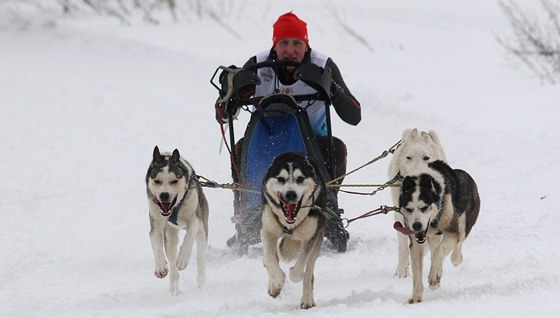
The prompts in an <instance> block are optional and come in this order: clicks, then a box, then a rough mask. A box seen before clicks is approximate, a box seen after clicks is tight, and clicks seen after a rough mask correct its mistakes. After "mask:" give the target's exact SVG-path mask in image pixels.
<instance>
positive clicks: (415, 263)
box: [408, 239, 424, 304]
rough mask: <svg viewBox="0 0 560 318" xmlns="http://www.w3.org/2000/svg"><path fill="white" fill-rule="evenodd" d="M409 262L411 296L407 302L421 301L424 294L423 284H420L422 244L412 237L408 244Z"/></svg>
mask: <svg viewBox="0 0 560 318" xmlns="http://www.w3.org/2000/svg"><path fill="white" fill-rule="evenodd" d="M410 263H411V265H412V296H411V297H410V298H409V299H408V303H409V304H415V303H420V302H422V297H423V296H424V285H423V284H422V271H423V265H424V245H422V244H419V243H417V242H416V240H414V239H412V242H411V246H410Z"/></svg>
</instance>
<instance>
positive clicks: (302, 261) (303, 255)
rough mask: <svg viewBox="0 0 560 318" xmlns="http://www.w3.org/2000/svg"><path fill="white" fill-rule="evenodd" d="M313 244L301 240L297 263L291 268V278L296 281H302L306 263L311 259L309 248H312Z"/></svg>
mask: <svg viewBox="0 0 560 318" xmlns="http://www.w3.org/2000/svg"><path fill="white" fill-rule="evenodd" d="M311 244H312V243H311V242H308V243H307V244H304V243H303V242H300V248H299V250H298V252H297V255H298V256H297V258H296V263H295V264H294V266H293V267H292V268H290V280H291V281H292V282H294V283H297V282H300V281H301V280H302V279H303V274H304V271H305V265H306V264H307V260H308V259H309V249H310V248H311Z"/></svg>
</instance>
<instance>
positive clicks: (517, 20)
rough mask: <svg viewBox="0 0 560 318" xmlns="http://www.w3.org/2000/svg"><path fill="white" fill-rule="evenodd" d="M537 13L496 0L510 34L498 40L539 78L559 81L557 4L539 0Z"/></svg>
mask: <svg viewBox="0 0 560 318" xmlns="http://www.w3.org/2000/svg"><path fill="white" fill-rule="evenodd" d="M540 2H541V8H540V10H541V11H539V12H526V11H524V10H522V8H521V7H520V6H519V5H517V4H516V3H514V2H513V1H511V0H510V1H509V2H508V3H504V2H500V7H501V8H502V11H503V12H504V14H505V16H506V18H507V19H508V22H509V24H510V26H511V28H512V32H513V35H512V36H509V37H503V38H498V39H497V40H498V43H499V44H500V45H501V46H503V47H504V48H505V49H506V50H507V51H508V52H509V53H511V54H513V56H515V57H516V58H518V59H519V60H521V61H522V62H523V63H524V64H525V65H527V66H528V67H529V68H530V69H531V70H532V71H533V72H534V73H536V74H537V75H538V76H539V77H540V78H541V80H544V81H547V82H549V83H552V84H554V83H556V82H557V81H558V80H560V19H559V14H560V7H559V6H558V4H557V3H556V4H555V3H553V2H552V1H551V0H541V1H540Z"/></svg>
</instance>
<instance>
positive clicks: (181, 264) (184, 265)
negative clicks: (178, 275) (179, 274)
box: [176, 259, 189, 271]
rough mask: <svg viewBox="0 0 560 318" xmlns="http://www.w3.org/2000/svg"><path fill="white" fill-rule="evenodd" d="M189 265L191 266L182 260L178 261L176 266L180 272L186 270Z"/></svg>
mask: <svg viewBox="0 0 560 318" xmlns="http://www.w3.org/2000/svg"><path fill="white" fill-rule="evenodd" d="M187 265H189V262H188V261H185V260H182V259H178V260H177V263H176V266H177V269H178V270H180V271H182V270H184V269H185V268H187Z"/></svg>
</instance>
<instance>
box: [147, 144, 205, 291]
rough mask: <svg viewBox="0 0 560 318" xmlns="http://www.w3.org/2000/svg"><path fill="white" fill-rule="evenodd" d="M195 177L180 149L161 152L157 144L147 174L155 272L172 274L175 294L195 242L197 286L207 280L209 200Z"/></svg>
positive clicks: (162, 276)
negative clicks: (181, 238)
mask: <svg viewBox="0 0 560 318" xmlns="http://www.w3.org/2000/svg"><path fill="white" fill-rule="evenodd" d="M194 176H195V172H194V170H193V168H192V166H191V165H190V164H189V163H188V162H187V161H186V160H185V159H183V158H181V156H180V154H179V151H178V150H177V149H175V150H174V151H173V154H169V153H164V154H161V153H160V152H159V148H158V147H157V146H156V147H155V148H154V152H153V158H152V162H151V163H150V167H149V168H148V173H147V174H146V190H147V194H148V206H149V215H150V240H151V242H152V250H153V252H154V260H155V275H156V277H157V278H164V277H165V276H167V274H168V273H170V287H169V291H170V292H171V294H172V295H178V293H179V285H178V284H179V271H180V270H184V269H185V268H186V267H187V265H188V264H189V260H190V258H191V253H192V249H193V245H194V242H195V241H196V252H197V266H198V272H197V285H198V286H202V285H204V282H205V275H206V247H207V244H208V202H207V201H206V197H205V196H204V193H203V192H202V188H201V186H200V184H199V183H198V182H197V181H196V180H195V179H194ZM181 229H183V230H186V234H185V237H184V239H183V243H182V244H181V247H180V249H179V253H177V247H178V245H179V231H180V230H181ZM164 252H165V253H164ZM166 256H167V260H168V261H169V264H168V263H167V262H166V259H165V257H166Z"/></svg>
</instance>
